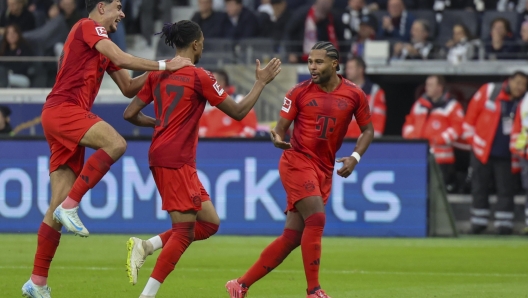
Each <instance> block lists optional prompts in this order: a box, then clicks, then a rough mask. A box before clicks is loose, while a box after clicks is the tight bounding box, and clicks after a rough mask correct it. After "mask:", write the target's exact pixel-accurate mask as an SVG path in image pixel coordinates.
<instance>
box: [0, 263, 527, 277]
mask: <svg viewBox="0 0 528 298" xmlns="http://www.w3.org/2000/svg"><path fill="white" fill-rule="evenodd" d="M123 267H124V265H123ZM51 268H53V269H61V270H86V271H125V268H119V267H90V266H52V267H51ZM0 269H20V270H30V269H33V267H31V266H0ZM152 269H154V268H153V267H150V268H149V267H143V270H141V271H143V272H145V271H151V270H152ZM244 270H246V269H224V268H185V267H184V268H181V267H180V268H177V269H176V271H191V272H200V271H202V272H226V271H227V272H239V273H240V272H243V271H244ZM273 272H276V273H288V274H291V273H298V274H301V273H304V271H303V270H281V269H277V270H273ZM321 273H323V274H344V275H351V274H364V275H429V276H472V277H528V274H522V273H471V272H467V273H461V272H398V271H365V270H324V269H323V270H321Z"/></svg>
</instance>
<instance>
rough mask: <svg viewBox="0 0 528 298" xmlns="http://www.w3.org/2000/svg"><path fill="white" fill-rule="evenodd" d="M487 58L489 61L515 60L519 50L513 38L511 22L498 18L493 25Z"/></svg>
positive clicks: (487, 47) (487, 46)
mask: <svg viewBox="0 0 528 298" xmlns="http://www.w3.org/2000/svg"><path fill="white" fill-rule="evenodd" d="M485 48H486V56H487V58H488V59H489V60H500V59H515V58H516V57H515V56H516V54H515V53H516V52H517V50H518V47H517V45H516V44H515V40H514V38H513V31H512V29H511V25H510V22H509V21H508V20H507V19H505V18H496V19H495V20H493V22H492V23H491V30H490V39H489V40H488V41H487V43H486V47H485Z"/></svg>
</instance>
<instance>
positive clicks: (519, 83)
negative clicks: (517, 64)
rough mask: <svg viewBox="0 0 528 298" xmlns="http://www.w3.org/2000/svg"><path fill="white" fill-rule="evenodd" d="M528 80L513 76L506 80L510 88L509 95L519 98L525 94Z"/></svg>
mask: <svg viewBox="0 0 528 298" xmlns="http://www.w3.org/2000/svg"><path fill="white" fill-rule="evenodd" d="M527 84H528V80H526V78H525V77H523V76H520V75H518V76H515V77H513V78H511V79H509V80H508V85H509V87H510V95H511V96H512V97H514V98H519V97H521V96H523V95H524V94H525V93H526V87H527Z"/></svg>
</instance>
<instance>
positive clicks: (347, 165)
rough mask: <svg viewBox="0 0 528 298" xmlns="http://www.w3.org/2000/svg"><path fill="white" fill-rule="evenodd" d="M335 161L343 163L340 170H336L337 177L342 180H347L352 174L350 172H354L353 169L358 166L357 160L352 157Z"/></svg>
mask: <svg viewBox="0 0 528 298" xmlns="http://www.w3.org/2000/svg"><path fill="white" fill-rule="evenodd" d="M336 161H337V162H339V163H341V162H342V163H343V166H342V167H341V169H339V170H337V175H339V176H341V177H344V178H347V177H348V176H350V174H352V172H353V171H354V168H355V167H356V165H357V164H358V161H357V159H356V158H355V157H353V156H348V157H341V158H340V159H338V160H336Z"/></svg>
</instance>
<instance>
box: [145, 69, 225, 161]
mask: <svg viewBox="0 0 528 298" xmlns="http://www.w3.org/2000/svg"><path fill="white" fill-rule="evenodd" d="M137 97H138V98H139V99H141V100H142V101H143V102H144V103H146V104H149V103H151V102H152V101H154V111H155V113H156V127H155V128H154V134H153V136H152V144H151V145H150V150H149V164H150V166H151V167H165V168H174V169H179V168H181V167H182V166H183V165H186V164H187V165H190V166H192V167H196V146H197V145H198V122H199V121H200V117H201V116H202V114H203V111H204V108H205V104H206V103H207V101H209V103H210V104H211V105H212V106H217V105H219V104H220V103H222V102H223V101H224V100H225V99H226V97H227V93H226V92H225V91H224V89H222V88H221V87H220V85H219V84H218V83H217V82H216V79H215V78H214V76H213V74H212V73H210V72H208V71H206V70H204V69H203V68H197V67H194V66H193V67H191V66H188V67H184V68H182V69H180V70H178V71H176V72H174V73H170V72H168V71H155V72H151V73H150V74H149V75H148V78H147V81H146V82H145V85H144V86H143V89H141V91H139V93H138V95H137Z"/></svg>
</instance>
